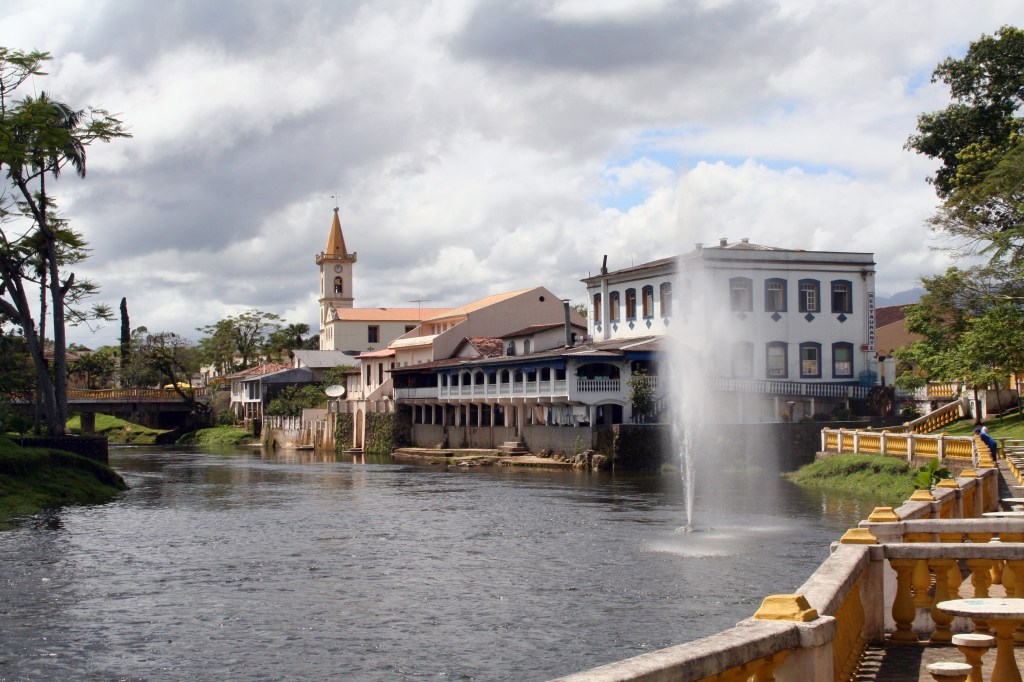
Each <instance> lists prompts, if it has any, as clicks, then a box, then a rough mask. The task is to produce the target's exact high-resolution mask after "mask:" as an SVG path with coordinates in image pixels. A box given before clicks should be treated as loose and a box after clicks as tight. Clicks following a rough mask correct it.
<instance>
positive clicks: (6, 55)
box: [0, 47, 129, 434]
mask: <svg viewBox="0 0 1024 682" xmlns="http://www.w3.org/2000/svg"><path fill="white" fill-rule="evenodd" d="M49 59H50V56H49V55H48V54H47V53H45V52H28V53H26V52H20V51H15V50H9V49H7V48H3V47H0V169H2V170H3V172H4V175H5V177H6V179H7V182H8V190H9V192H4V193H2V195H0V312H2V313H3V315H4V316H5V317H7V318H9V319H10V320H11V321H13V322H14V323H15V324H16V325H17V326H18V327H20V328H21V330H22V336H23V337H24V339H25V342H26V345H27V347H28V352H29V356H30V357H31V358H32V363H33V368H34V370H35V383H36V385H35V392H36V402H37V405H38V406H39V407H41V409H42V412H43V415H44V418H45V422H46V429H47V431H48V432H49V433H51V434H63V433H64V424H65V422H66V421H67V369H68V368H67V349H66V346H67V342H66V331H65V330H66V324H68V323H69V322H70V323H75V322H78V321H82V320H84V319H87V318H88V317H89V314H88V313H86V312H83V311H82V310H81V309H79V308H78V307H77V305H78V304H79V303H80V302H81V301H82V300H83V298H85V297H87V296H88V295H90V294H92V293H94V292H95V290H96V287H95V285H93V284H92V283H89V282H82V281H76V279H75V275H74V273H73V272H68V271H67V269H68V267H69V266H71V265H73V264H74V263H76V262H79V261H80V260H81V259H82V258H84V257H85V254H86V249H85V243H84V241H83V240H82V239H81V236H80V235H78V234H77V233H76V232H74V231H73V230H70V229H69V228H68V227H67V222H66V221H65V219H64V218H62V217H61V216H60V214H59V213H58V211H57V203H56V200H55V197H54V196H53V195H52V193H51V191H50V188H49V185H48V181H49V180H50V179H56V178H59V177H60V174H61V172H62V171H63V170H64V169H65V168H66V167H67V166H69V165H70V166H71V167H72V169H73V170H74V171H75V173H76V174H77V175H78V176H79V177H85V171H86V148H87V147H88V146H89V145H91V144H92V143H94V142H96V141H101V142H109V141H111V140H113V139H115V138H118V137H129V135H128V133H127V131H126V130H125V128H124V125H123V124H122V123H121V121H119V120H118V119H116V118H114V117H112V116H110V115H109V114H108V113H107V112H106V111H104V110H102V109H92V108H90V109H83V110H76V109H73V108H71V107H70V106H68V105H67V104H65V103H63V102H61V101H58V100H55V99H53V98H51V97H50V96H49V95H48V94H47V93H46V92H40V93H39V94H38V95H25V96H24V97H23V98H22V99H20V100H15V99H14V97H15V96H16V93H17V91H18V90H19V89H20V88H21V86H22V85H23V84H24V83H25V82H26V81H28V80H29V79H30V78H33V77H36V76H43V75H45V72H44V71H43V66H44V65H45V63H46V62H47V61H48V60H49ZM32 291H37V292H38V294H39V297H40V298H39V300H40V309H39V313H38V315H37V314H36V313H35V312H34V311H33V309H32V306H31V303H30V292H32ZM94 312H95V313H96V314H100V315H105V314H109V311H105V310H103V309H97V310H95V311H94ZM47 316H49V319H50V321H51V323H52V324H51V332H52V335H53V362H52V367H51V366H50V363H49V362H48V361H47V358H46V357H45V355H44V350H45V346H46V320H47Z"/></svg>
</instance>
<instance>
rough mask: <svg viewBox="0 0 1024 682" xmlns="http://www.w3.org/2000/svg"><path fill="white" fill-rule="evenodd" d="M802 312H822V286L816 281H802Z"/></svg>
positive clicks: (800, 292) (800, 299)
mask: <svg viewBox="0 0 1024 682" xmlns="http://www.w3.org/2000/svg"><path fill="white" fill-rule="evenodd" d="M799 284H800V291H799V294H800V298H799V301H800V312H802V313H820V312H821V296H820V288H821V285H820V284H819V283H818V280H816V279H802V280H800V283H799Z"/></svg>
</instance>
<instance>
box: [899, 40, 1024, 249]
mask: <svg viewBox="0 0 1024 682" xmlns="http://www.w3.org/2000/svg"><path fill="white" fill-rule="evenodd" d="M932 81H933V82H935V81H941V82H943V83H945V84H946V85H948V86H949V88H950V94H951V98H952V101H951V103H950V104H949V106H947V107H946V108H945V109H942V110H940V111H936V112H932V113H929V114H922V115H921V116H920V117H919V118H918V124H917V130H918V132H917V134H915V135H912V136H911V137H910V139H909V140H908V141H907V147H908V148H910V149H913V150H916V151H917V152H919V153H921V154H924V155H926V156H928V157H930V158H933V159H937V160H939V161H941V162H942V165H941V166H940V167H939V168H938V170H937V171H936V173H935V176H934V177H933V178H931V179H930V181H931V182H932V183H933V184H934V186H935V191H936V193H937V194H938V196H939V198H940V199H942V200H943V204H942V206H941V208H940V209H939V211H938V212H937V213H936V214H935V216H934V217H933V218H932V220H931V224H932V226H933V227H934V228H935V229H936V230H937V231H939V232H941V233H945V234H947V235H949V236H952V237H953V238H954V239H955V240H956V243H957V244H958V245H959V246H958V247H957V249H958V250H959V251H961V252H963V253H970V252H973V251H981V252H982V253H985V254H986V255H988V256H989V258H990V259H992V260H994V261H1005V262H1010V263H1013V264H1020V263H1021V262H1022V261H1024V229H1022V228H1024V140H1022V138H1021V135H1022V133H1024V118H1021V117H1020V115H1019V114H1020V109H1021V106H1022V105H1024V31H1021V30H1020V29H1018V28H1015V27H1012V26H1004V27H1002V28H1000V29H999V30H998V31H996V33H995V35H993V36H987V35H983V36H981V37H980V38H979V39H978V40H977V41H975V42H973V43H971V44H970V46H969V48H968V50H967V54H966V55H965V56H964V57H963V58H962V59H956V58H954V57H949V58H948V59H946V60H945V61H944V62H942V63H941V64H939V66H938V67H937V68H936V69H935V72H934V73H933V75H932Z"/></svg>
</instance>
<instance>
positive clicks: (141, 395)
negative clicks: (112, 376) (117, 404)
mask: <svg viewBox="0 0 1024 682" xmlns="http://www.w3.org/2000/svg"><path fill="white" fill-rule="evenodd" d="M181 391H182V392H183V393H185V394H191V395H192V396H193V397H197V398H198V397H200V396H205V395H206V388H205V387H203V386H197V387H195V388H182V389H181ZM68 400H96V401H103V400H116V401H125V402H130V401H135V402H155V401H168V400H170V401H180V400H182V397H181V395H180V394H179V393H178V392H177V391H175V390H174V389H173V388H104V389H97V390H92V389H83V388H71V389H68Z"/></svg>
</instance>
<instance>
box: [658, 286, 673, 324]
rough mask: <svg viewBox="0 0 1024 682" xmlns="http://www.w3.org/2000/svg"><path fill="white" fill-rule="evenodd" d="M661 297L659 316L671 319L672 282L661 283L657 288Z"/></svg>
mask: <svg viewBox="0 0 1024 682" xmlns="http://www.w3.org/2000/svg"><path fill="white" fill-rule="evenodd" d="M658 293H659V294H660V295H661V316H662V317H671V316H672V282H662V283H661V287H659V292H658Z"/></svg>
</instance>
